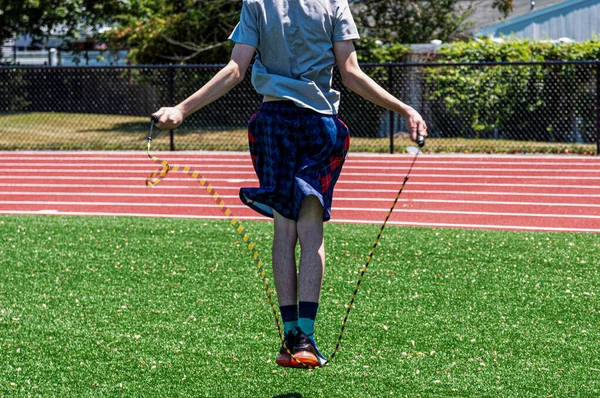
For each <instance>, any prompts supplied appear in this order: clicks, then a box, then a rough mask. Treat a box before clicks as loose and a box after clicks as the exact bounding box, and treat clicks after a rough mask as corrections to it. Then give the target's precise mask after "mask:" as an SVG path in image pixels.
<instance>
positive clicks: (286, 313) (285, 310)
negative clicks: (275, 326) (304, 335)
mask: <svg viewBox="0 0 600 398" xmlns="http://www.w3.org/2000/svg"><path fill="white" fill-rule="evenodd" d="M279 311H280V312H281V319H282V320H283V335H284V336H287V334H288V332H290V331H291V332H292V333H293V334H296V327H297V326H298V306H297V305H283V306H280V307H279Z"/></svg>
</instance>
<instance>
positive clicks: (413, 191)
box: [0, 180, 600, 200]
mask: <svg viewBox="0 0 600 398" xmlns="http://www.w3.org/2000/svg"><path fill="white" fill-rule="evenodd" d="M227 182H231V180H228V181H227ZM410 185H412V182H411V184H410ZM3 187H4V188H93V189H96V188H100V189H139V190H144V191H145V192H150V190H151V189H150V188H148V187H147V186H146V185H144V184H136V185H116V184H18V183H14V184H11V183H0V188H3ZM159 188H160V189H161V190H163V189H164V190H175V189H177V190H196V189H201V188H202V187H200V186H198V185H190V186H173V185H167V184H163V185H161V186H160V187H158V188H155V189H159ZM213 189H215V190H236V191H237V190H239V189H240V188H239V187H238V186H232V185H213ZM335 192H337V193H338V195H336V197H335V199H334V200H336V199H337V198H338V197H339V193H340V192H353V193H355V192H368V193H377V194H388V193H394V194H395V193H397V192H398V190H397V189H364V188H356V189H349V188H337V187H336V189H335ZM404 192H405V193H406V194H409V193H410V194H411V195H413V194H417V193H418V194H451V195H475V196H477V195H480V196H481V195H483V196H487V195H490V196H547V197H568V198H573V197H574V195H573V194H572V193H540V192H507V191H494V192H491V191H490V192H486V191H445V190H439V191H432V190H421V189H409V188H407V189H405V191H404ZM5 193H6V192H0V194H5ZM47 193H48V194H51V193H52V192H47ZM577 198H596V199H598V200H600V197H599V196H598V195H596V194H582V193H577Z"/></svg>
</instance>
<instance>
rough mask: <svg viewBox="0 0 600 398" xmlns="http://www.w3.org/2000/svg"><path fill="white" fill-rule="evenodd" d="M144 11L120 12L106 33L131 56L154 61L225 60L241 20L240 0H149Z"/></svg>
mask: <svg viewBox="0 0 600 398" xmlns="http://www.w3.org/2000/svg"><path fill="white" fill-rule="evenodd" d="M145 3H146V4H145V6H144V7H143V8H142V10H141V12H138V13H135V14H134V13H131V14H128V15H120V16H118V17H117V19H118V21H119V24H118V25H117V26H116V28H115V29H113V30H112V31H110V32H109V33H108V34H106V35H105V38H106V40H107V41H108V43H110V44H111V45H112V47H113V48H114V47H125V48H128V49H130V50H131V52H130V55H129V60H130V62H132V63H137V64H146V63H148V64H150V63H163V64H164V63H222V62H225V61H226V60H227V59H228V57H229V53H230V49H231V46H230V43H229V42H228V40H227V38H228V37H229V35H230V34H231V32H232V31H233V29H234V27H235V25H236V24H237V22H238V20H239V13H240V10H241V1H239V0H210V1H201V0H184V1H173V0H154V1H153V0H146V1H145Z"/></svg>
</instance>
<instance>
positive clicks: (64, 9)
mask: <svg viewBox="0 0 600 398" xmlns="http://www.w3.org/2000/svg"><path fill="white" fill-rule="evenodd" d="M137 1H139V0H131V1H121V0H106V1H102V2H99V1H95V0H0V42H4V41H5V40H7V39H12V38H15V37H16V36H18V35H20V34H29V35H31V36H32V37H33V38H34V39H35V40H38V41H42V40H43V39H44V38H45V37H47V36H48V35H50V33H51V32H52V31H60V33H63V34H65V35H66V36H71V37H73V38H78V35H79V33H80V32H81V31H85V30H87V29H90V28H91V29H93V28H96V27H98V26H100V25H102V24H105V23H110V22H111V21H112V20H113V16H114V15H116V14H120V13H123V12H127V11H128V10H127V9H128V8H132V7H135V5H136V4H137Z"/></svg>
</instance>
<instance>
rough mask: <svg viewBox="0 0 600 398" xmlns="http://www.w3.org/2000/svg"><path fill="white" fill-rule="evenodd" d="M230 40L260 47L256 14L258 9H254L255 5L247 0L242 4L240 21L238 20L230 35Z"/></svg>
mask: <svg viewBox="0 0 600 398" xmlns="http://www.w3.org/2000/svg"><path fill="white" fill-rule="evenodd" d="M229 40H231V41H233V42H235V43H241V44H248V45H250V46H253V47H258V41H259V34H258V16H257V15H256V10H253V7H251V6H250V5H249V3H248V2H247V1H244V2H243V4H242V13H241V15H240V22H238V24H237V25H236V27H235V29H234V30H233V32H232V33H231V35H230V36H229Z"/></svg>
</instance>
